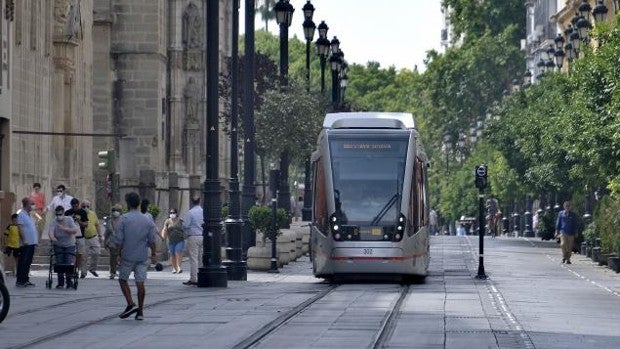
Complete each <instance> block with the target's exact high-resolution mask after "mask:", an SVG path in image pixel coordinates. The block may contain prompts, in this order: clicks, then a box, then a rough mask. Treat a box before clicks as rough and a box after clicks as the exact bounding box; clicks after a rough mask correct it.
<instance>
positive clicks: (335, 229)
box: [332, 224, 340, 231]
mask: <svg viewBox="0 0 620 349" xmlns="http://www.w3.org/2000/svg"><path fill="white" fill-rule="evenodd" d="M339 228H340V227H338V224H334V227H333V228H332V229H333V230H334V231H338V229H339Z"/></svg>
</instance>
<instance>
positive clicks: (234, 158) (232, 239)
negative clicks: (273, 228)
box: [222, 0, 248, 280]
mask: <svg viewBox="0 0 620 349" xmlns="http://www.w3.org/2000/svg"><path fill="white" fill-rule="evenodd" d="M232 6H233V9H232V10H233V12H232V27H233V28H232V29H233V30H232V48H231V49H232V52H231V55H232V62H231V67H230V69H231V79H232V82H231V100H232V102H231V112H230V114H231V116H230V129H231V131H230V190H229V195H230V201H229V203H230V216H229V218H228V219H227V220H226V222H225V224H226V230H227V236H228V248H226V257H227V258H228V260H227V261H224V262H223V263H222V264H223V265H225V266H226V267H227V272H228V279H229V280H247V278H248V270H247V263H246V262H244V261H243V256H242V255H243V253H242V251H243V249H242V247H241V228H242V226H243V220H242V219H241V207H240V202H239V147H238V142H237V134H238V132H237V131H238V126H237V123H238V122H237V120H238V116H239V112H238V104H237V101H238V96H239V86H238V85H239V84H238V75H239V0H232Z"/></svg>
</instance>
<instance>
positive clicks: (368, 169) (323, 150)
mask: <svg viewBox="0 0 620 349" xmlns="http://www.w3.org/2000/svg"><path fill="white" fill-rule="evenodd" d="M311 161H312V169H313V202H312V205H313V207H312V222H311V224H310V230H311V233H310V244H311V250H310V251H311V258H312V268H313V273H314V275H315V276H316V277H318V278H324V279H327V280H332V279H334V278H338V277H351V276H353V277H375V276H384V275H391V276H398V277H402V278H403V279H405V280H410V281H416V282H421V281H424V278H425V277H426V275H427V272H428V265H429V226H428V217H429V203H428V190H427V186H428V181H427V167H428V164H429V162H428V158H427V156H426V153H425V151H424V148H423V146H422V143H421V142H420V136H419V133H418V131H417V129H416V125H415V121H414V118H413V116H412V115H411V114H408V113H382V112H364V113H356V112H354V113H331V114H327V115H326V117H325V119H324V121H323V129H322V131H321V133H320V134H319V137H318V141H317V148H316V150H315V151H314V152H313V154H312V157H311Z"/></svg>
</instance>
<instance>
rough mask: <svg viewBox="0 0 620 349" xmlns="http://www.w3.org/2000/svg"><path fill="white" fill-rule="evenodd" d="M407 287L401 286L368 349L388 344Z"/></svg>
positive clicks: (407, 289) (376, 348)
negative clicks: (398, 294)
mask: <svg viewBox="0 0 620 349" xmlns="http://www.w3.org/2000/svg"><path fill="white" fill-rule="evenodd" d="M409 287H410V286H409V285H403V286H402V288H401V290H400V296H399V297H398V299H397V300H396V302H394V305H393V306H392V308H391V309H390V311H389V312H388V313H387V314H386V316H385V318H384V320H383V322H382V323H381V327H380V328H379V331H378V332H377V334H376V335H375V337H374V338H373V341H372V343H370V345H369V346H368V348H372V349H379V348H384V347H386V345H387V344H388V342H389V340H390V338H392V334H393V333H394V329H395V328H396V323H397V321H398V316H399V315H400V313H401V308H402V306H403V303H404V302H405V299H406V298H407V295H408V294H409Z"/></svg>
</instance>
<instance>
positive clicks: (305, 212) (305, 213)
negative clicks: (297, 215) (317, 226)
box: [301, 158, 312, 222]
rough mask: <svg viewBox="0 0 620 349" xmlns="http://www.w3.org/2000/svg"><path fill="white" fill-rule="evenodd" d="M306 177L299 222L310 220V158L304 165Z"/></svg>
mask: <svg viewBox="0 0 620 349" xmlns="http://www.w3.org/2000/svg"><path fill="white" fill-rule="evenodd" d="M305 171H306V177H305V181H304V208H303V209H301V220H302V221H306V222H308V221H311V220H312V169H311V167H310V158H308V159H306V163H305Z"/></svg>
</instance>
